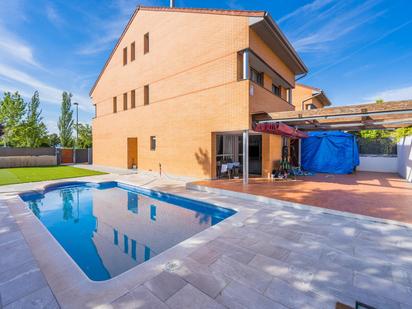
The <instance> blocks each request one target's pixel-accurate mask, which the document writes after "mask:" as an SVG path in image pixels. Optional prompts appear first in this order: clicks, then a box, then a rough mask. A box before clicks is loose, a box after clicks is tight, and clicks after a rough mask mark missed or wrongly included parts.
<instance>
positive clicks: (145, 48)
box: [143, 33, 149, 54]
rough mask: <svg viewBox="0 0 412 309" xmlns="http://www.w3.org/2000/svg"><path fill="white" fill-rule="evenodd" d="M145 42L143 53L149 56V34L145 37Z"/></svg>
mask: <svg viewBox="0 0 412 309" xmlns="http://www.w3.org/2000/svg"><path fill="white" fill-rule="evenodd" d="M143 40H144V42H143V48H144V49H143V52H144V54H147V53H148V52H149V33H146V34H145V35H144V39H143Z"/></svg>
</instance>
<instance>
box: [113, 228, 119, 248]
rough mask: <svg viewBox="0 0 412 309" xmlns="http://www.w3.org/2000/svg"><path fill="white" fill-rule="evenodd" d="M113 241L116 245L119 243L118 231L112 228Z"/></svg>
mask: <svg viewBox="0 0 412 309" xmlns="http://www.w3.org/2000/svg"><path fill="white" fill-rule="evenodd" d="M113 243H114V244H115V245H116V246H117V245H118V244H119V232H118V231H117V230H115V229H113Z"/></svg>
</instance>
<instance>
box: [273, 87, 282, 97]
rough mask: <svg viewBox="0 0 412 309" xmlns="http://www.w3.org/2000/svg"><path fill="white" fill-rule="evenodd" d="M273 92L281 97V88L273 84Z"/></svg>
mask: <svg viewBox="0 0 412 309" xmlns="http://www.w3.org/2000/svg"><path fill="white" fill-rule="evenodd" d="M272 92H273V93H274V94H275V95H277V96H278V97H280V86H276V85H274V84H272Z"/></svg>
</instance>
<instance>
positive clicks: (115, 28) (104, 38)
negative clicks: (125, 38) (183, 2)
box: [76, 0, 163, 56]
mask: <svg viewBox="0 0 412 309" xmlns="http://www.w3.org/2000/svg"><path fill="white" fill-rule="evenodd" d="M162 3H163V2H162V1H160V0H143V1H137V0H133V1H130V0H115V1H113V3H112V6H111V13H112V16H110V19H109V20H108V19H107V18H106V17H104V18H97V19H96V20H95V22H94V24H93V25H92V31H91V36H90V40H88V41H87V42H86V44H84V45H83V46H81V47H80V48H78V50H77V52H76V53H77V54H78V55H85V56H90V55H95V54H98V53H101V52H104V51H107V50H108V49H110V48H112V47H113V44H114V42H115V41H116V40H117V39H118V38H119V37H120V35H121V34H122V31H123V29H124V28H125V26H126V24H127V22H128V21H129V19H130V17H131V16H132V14H133V12H134V10H135V8H136V7H137V5H138V4H139V5H148V6H156V5H162Z"/></svg>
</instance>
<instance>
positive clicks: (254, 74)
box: [250, 68, 263, 86]
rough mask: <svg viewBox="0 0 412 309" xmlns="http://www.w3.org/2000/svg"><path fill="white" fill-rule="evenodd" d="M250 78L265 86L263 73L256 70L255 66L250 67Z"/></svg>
mask: <svg viewBox="0 0 412 309" xmlns="http://www.w3.org/2000/svg"><path fill="white" fill-rule="evenodd" d="M250 80H251V81H253V82H255V83H256V84H258V85H260V86H263V73H261V72H258V71H256V70H255V69H254V68H250Z"/></svg>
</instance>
